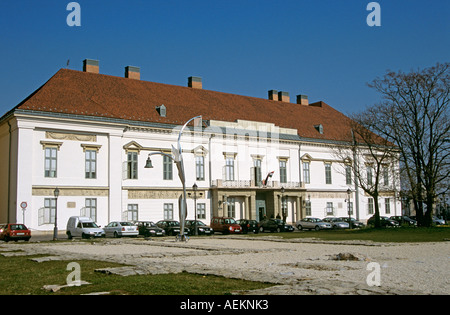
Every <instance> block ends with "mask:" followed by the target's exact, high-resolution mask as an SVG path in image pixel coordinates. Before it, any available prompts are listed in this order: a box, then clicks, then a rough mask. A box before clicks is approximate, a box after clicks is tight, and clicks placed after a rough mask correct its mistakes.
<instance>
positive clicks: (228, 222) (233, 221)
mask: <svg viewBox="0 0 450 315" xmlns="http://www.w3.org/2000/svg"><path fill="white" fill-rule="evenodd" d="M225 223H226V224H235V223H236V221H235V220H234V219H225Z"/></svg>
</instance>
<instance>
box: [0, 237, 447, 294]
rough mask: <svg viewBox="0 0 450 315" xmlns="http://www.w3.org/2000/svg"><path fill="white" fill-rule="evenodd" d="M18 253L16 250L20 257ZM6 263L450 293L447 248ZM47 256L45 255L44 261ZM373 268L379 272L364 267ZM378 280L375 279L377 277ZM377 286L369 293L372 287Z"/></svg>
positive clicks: (127, 248)
mask: <svg viewBox="0 0 450 315" xmlns="http://www.w3.org/2000/svg"><path fill="white" fill-rule="evenodd" d="M18 249H19V251H17V250H18ZM0 254H1V255H3V256H17V255H37V254H39V255H42V254H44V256H40V257H39V258H33V257H31V258H30V259H32V260H34V261H36V262H38V263H42V264H45V261H49V260H64V261H77V260H81V259H91V260H101V261H109V262H114V263H120V264H123V265H125V266H124V267H120V268H106V269H101V270H100V269H99V270H97V271H98V272H103V273H106V274H108V273H114V274H119V275H123V276H127V275H136V274H161V273H179V272H189V273H195V274H202V275H217V276H224V277H228V278H238V279H246V280H251V281H262V282H268V283H273V284H274V286H273V287H270V288H267V289H263V290H256V291H248V292H244V291H239V292H235V294H241V295H244V294H269V295H274V294H285V295H292V294H295V295H298V294H316V295H321V294H326V295H331V294H352V295H366V294H400V295H403V294H450V268H449V267H448V266H449V260H450V243H449V242H442V243H416V244H394V243H389V244H386V243H383V244H376V243H372V242H359V241H351V242H346V241H342V242H325V241H318V240H314V239H291V240H283V239H281V238H277V237H274V236H265V237H254V238H252V237H242V236H236V237H229V236H228V237H223V236H210V237H198V238H191V240H190V241H189V242H187V243H180V242H175V240H174V239H173V238H159V239H158V238H157V239H142V238H138V239H125V238H122V239H102V240H93V241H79V240H75V241H72V242H55V243H52V242H49V243H47V242H42V243H30V244H28V243H17V244H12V243H9V244H5V243H4V244H1V245H0ZM45 255H47V256H45ZM369 263H375V266H378V267H379V268H378V270H379V273H378V274H376V273H377V269H376V268H372V269H371V268H368V267H369V266H373V264H372V265H369ZM377 276H379V277H378V278H376V277H377ZM377 279H378V282H379V284H380V285H379V286H369V285H368V283H369V284H373V283H374V282H373V280H377ZM368 281H369V282H368Z"/></svg>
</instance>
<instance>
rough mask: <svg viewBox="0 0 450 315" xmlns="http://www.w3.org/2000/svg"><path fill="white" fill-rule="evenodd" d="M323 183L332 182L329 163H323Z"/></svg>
mask: <svg viewBox="0 0 450 315" xmlns="http://www.w3.org/2000/svg"><path fill="white" fill-rule="evenodd" d="M325 183H326V184H330V185H331V184H332V180H331V163H325Z"/></svg>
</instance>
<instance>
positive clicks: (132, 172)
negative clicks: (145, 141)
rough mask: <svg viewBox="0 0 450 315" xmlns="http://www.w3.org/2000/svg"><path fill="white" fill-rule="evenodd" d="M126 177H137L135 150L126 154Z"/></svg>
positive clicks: (136, 155)
mask: <svg viewBox="0 0 450 315" xmlns="http://www.w3.org/2000/svg"><path fill="white" fill-rule="evenodd" d="M127 157H128V160H127V166H128V167H127V170H128V172H127V173H128V174H127V178H128V179H137V178H138V154H137V152H128V154H127Z"/></svg>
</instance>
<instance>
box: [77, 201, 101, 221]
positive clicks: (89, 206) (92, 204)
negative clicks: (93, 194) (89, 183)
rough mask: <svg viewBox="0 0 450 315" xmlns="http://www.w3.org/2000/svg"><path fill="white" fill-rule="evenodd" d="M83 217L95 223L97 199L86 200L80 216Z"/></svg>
mask: <svg viewBox="0 0 450 315" xmlns="http://www.w3.org/2000/svg"><path fill="white" fill-rule="evenodd" d="M81 215H82V216H84V217H89V218H91V219H92V220H93V221H94V222H97V199H96V198H86V201H85V205H84V213H82V214H81Z"/></svg>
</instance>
